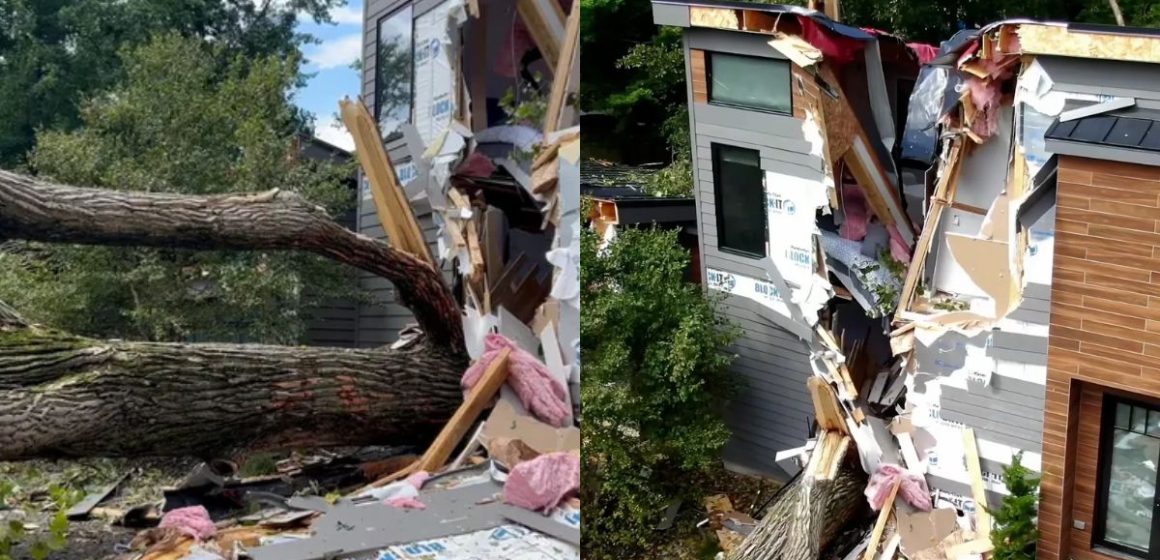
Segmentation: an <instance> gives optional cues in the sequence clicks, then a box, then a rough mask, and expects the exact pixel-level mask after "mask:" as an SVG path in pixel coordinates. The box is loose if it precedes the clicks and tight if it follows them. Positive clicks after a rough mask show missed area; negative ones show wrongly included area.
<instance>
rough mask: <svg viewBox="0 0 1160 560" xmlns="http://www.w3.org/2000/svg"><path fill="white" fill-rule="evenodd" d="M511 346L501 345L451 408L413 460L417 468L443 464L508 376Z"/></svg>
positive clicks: (426, 469)
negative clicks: (451, 413)
mask: <svg viewBox="0 0 1160 560" xmlns="http://www.w3.org/2000/svg"><path fill="white" fill-rule="evenodd" d="M511 352H512V350H511V348H504V349H503V351H502V352H500V353H499V355H498V356H496V357H495V359H494V360H492V361H491V363H490V364H488V366H487V370H486V371H484V372H483V375H482V376H480V378H479V381H478V382H476V384H475V387H473V388H472V389H471V394H470V395H468V397H467V400H465V401H463V404H462V405H460V406H459V409H458V410H456V411H455V415H454V416H452V417H451V420H449V421H448V422H447V425H446V426H444V427H443V431H441V432H439V436H438V437H436V438H435V442H434V443H432V444H431V447H428V448H427V452H426V453H424V454H423V457H422V458H420V459H419V462H418V463H417V468H418V470H422V471H427V472H435V471H437V470H439V469H440V468H441V467H443V465H445V464H446V463H447V459H448V458H450V457H451V452H452V451H453V450H455V446H456V445H459V442H460V441H462V440H463V436H465V435H467V431H468V430H469V429H471V425H472V424H474V423H475V421H476V420H477V419H478V418H479V415H480V414H481V413H482V412H483V409H485V408H487V406H488V405H489V404H491V400H492V399H493V398H495V396H496V394H498V393H499V390H500V387H503V384H504V382H505V381H507V377H508V360H509V359H510V358H511Z"/></svg>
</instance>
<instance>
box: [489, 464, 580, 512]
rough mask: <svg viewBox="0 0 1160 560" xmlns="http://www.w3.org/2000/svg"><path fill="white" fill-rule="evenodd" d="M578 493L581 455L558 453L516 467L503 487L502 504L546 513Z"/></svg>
mask: <svg viewBox="0 0 1160 560" xmlns="http://www.w3.org/2000/svg"><path fill="white" fill-rule="evenodd" d="M579 490H580V454H579V453H578V452H576V451H557V452H554V453H547V454H544V455H540V456H539V457H536V458H535V459H531V460H528V461H524V462H522V463H520V464H518V465H516V466H515V468H513V469H512V470H511V472H510V473H508V478H507V482H506V483H504V486H503V501H504V502H505V503H508V504H511V505H513V506H518V507H522V508H524V509H530V510H533V511H539V512H543V513H549V512H551V511H552V510H553V509H555V508H556V506H558V505H560V502H562V501H564V499H566V498H567V497H568V496H569V495H571V494H574V493H576V492H577V491H579Z"/></svg>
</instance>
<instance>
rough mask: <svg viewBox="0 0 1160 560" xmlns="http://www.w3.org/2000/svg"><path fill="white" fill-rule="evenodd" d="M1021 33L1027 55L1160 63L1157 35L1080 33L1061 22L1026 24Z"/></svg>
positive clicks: (1021, 40) (1020, 45) (1159, 47)
mask: <svg viewBox="0 0 1160 560" xmlns="http://www.w3.org/2000/svg"><path fill="white" fill-rule="evenodd" d="M1018 33H1019V48H1020V50H1021V51H1022V52H1023V53H1024V54H1047V55H1056V56H1073V57H1078V58H1096V59H1108V60H1126V61H1130V62H1153V63H1155V62H1160V38H1158V37H1155V36H1142V35H1131V34H1118V33H1117V34H1112V33H1091V32H1077V31H1072V30H1070V29H1068V28H1067V27H1065V26H1064V25H1059V24H1056V25H1047V24H1022V25H1020V26H1019V31H1018Z"/></svg>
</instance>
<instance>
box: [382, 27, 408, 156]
mask: <svg viewBox="0 0 1160 560" xmlns="http://www.w3.org/2000/svg"><path fill="white" fill-rule="evenodd" d="M413 29H414V17H413V11H412V9H411V6H410V5H408V6H406V7H404V8H401V9H399V10H396V11H394V12H392V13H391V14H390V15H388V16H386V17H384V18H382V19H380V20H379V23H378V40H377V43H378V49H377V50H376V56H375V120H377V121H378V123H379V132H381V133H382V135H383V140H384V141H389V140H394V139H396V138H400V137H402V135H403V132H402V130H401V129H400V127H401V126H402V125H403V124H405V123H408V122H410V121H411V95H412V85H413V82H414V79H413V71H412V58H413V52H414V37H413V35H412V33H413Z"/></svg>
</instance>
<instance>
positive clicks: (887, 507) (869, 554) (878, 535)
mask: <svg viewBox="0 0 1160 560" xmlns="http://www.w3.org/2000/svg"><path fill="white" fill-rule="evenodd" d="M901 486H902V477H899V478H898V480H896V481H894V487H893V488H891V489H890V497H888V498H886V502H884V503H883V504H882V510H881V511H879V512H878V521H876V522H875V523H874V532H873V533H870V542H869V544H867V545H866V554H864V555H863V556H862V560H874V555H875V554H876V553H877V552H878V541H880V540H882V532H883V531H885V530H886V520H887V519H889V518H890V512H891V511H893V510H894V498H895V497H897V496H898V488H899V487H901Z"/></svg>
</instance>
